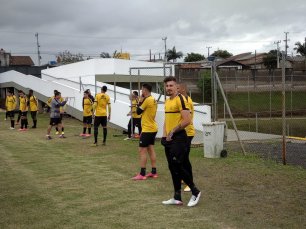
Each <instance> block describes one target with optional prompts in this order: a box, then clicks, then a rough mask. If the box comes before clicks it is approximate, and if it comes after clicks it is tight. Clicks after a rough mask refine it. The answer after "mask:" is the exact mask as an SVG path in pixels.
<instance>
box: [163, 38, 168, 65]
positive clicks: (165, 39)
mask: <svg viewBox="0 0 306 229" xmlns="http://www.w3.org/2000/svg"><path fill="white" fill-rule="evenodd" d="M162 40H163V41H165V61H166V62H167V37H165V38H162Z"/></svg>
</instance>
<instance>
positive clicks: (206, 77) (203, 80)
mask: <svg viewBox="0 0 306 229" xmlns="http://www.w3.org/2000/svg"><path fill="white" fill-rule="evenodd" d="M197 87H198V88H199V89H200V91H201V93H202V94H203V93H204V97H205V101H210V100H211V71H210V70H206V71H205V72H204V73H203V74H202V75H201V77H200V79H199V80H198V82H197Z"/></svg>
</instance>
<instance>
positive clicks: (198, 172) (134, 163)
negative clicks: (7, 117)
mask: <svg viewBox="0 0 306 229" xmlns="http://www.w3.org/2000/svg"><path fill="white" fill-rule="evenodd" d="M3 118H4V113H0V127H1V128H0V228H31V229H33V228H305V227H306V210H305V209H306V199H305V196H306V187H305V177H306V171H305V170H303V169H300V168H294V167H290V166H282V165H280V164H277V163H275V162H272V161H264V160H262V159H259V158H257V157H255V156H253V155H248V156H246V157H243V156H242V155H241V154H240V153H236V152H229V157H227V158H224V159H207V158H204V157H203V149H202V148H193V149H191V156H190V158H191V162H192V165H193V171H194V181H195V183H196V185H197V186H198V187H199V188H200V189H201V191H202V193H203V195H202V197H201V199H200V202H199V204H198V205H197V206H195V207H193V208H188V207H187V206H186V205H187V203H188V201H189V199H190V193H183V194H182V197H183V201H184V206H180V207H179V206H163V205H162V204H161V201H162V200H167V199H169V198H171V197H172V195H173V193H172V192H173V187H172V182H171V178H170V174H169V171H168V168H167V162H166V158H165V156H164V152H163V147H162V146H161V145H160V143H159V142H157V143H156V147H155V150H156V154H157V170H158V175H159V178H157V179H150V180H145V181H139V182H138V181H136V182H133V181H131V177H132V176H135V175H136V174H137V173H138V172H139V169H140V168H139V156H138V152H137V151H138V144H137V142H135V141H123V138H124V137H122V138H120V137H112V135H113V134H120V133H119V132H118V131H115V130H109V132H108V139H107V145H106V146H104V147H103V146H101V145H99V147H96V148H91V147H89V146H90V145H91V143H93V140H92V139H80V138H79V137H75V136H73V135H74V134H76V133H80V132H81V130H82V125H81V123H80V122H78V121H76V120H73V119H65V120H64V122H65V125H66V127H65V133H66V136H67V137H68V138H67V139H58V138H54V139H53V140H50V141H49V140H46V139H45V138H44V135H45V131H46V127H47V124H48V118H47V116H46V115H39V120H38V129H36V130H29V131H27V132H18V131H16V130H14V131H8V130H7V128H8V127H9V121H6V122H4V121H3ZM29 122H30V123H31V120H30V121H29ZM52 133H54V129H53V130H52ZM52 136H53V137H55V135H54V134H52ZM101 141H102V131H100V135H99V142H101ZM147 169H148V170H150V165H148V167H147ZM182 187H183V188H184V187H185V186H182Z"/></svg>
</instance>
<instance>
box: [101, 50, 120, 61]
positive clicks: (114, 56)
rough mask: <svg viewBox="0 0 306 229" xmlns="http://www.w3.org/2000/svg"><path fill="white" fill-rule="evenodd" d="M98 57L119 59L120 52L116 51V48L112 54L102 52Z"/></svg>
mask: <svg viewBox="0 0 306 229" xmlns="http://www.w3.org/2000/svg"><path fill="white" fill-rule="evenodd" d="M100 57H101V58H116V59H119V58H120V57H121V53H119V52H117V50H115V52H114V53H113V55H112V56H111V55H109V53H108V52H102V53H101V54H100Z"/></svg>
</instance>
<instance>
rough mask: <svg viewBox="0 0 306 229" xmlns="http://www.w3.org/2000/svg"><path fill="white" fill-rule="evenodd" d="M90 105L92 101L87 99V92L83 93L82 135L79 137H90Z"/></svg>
mask: <svg viewBox="0 0 306 229" xmlns="http://www.w3.org/2000/svg"><path fill="white" fill-rule="evenodd" d="M92 105H93V101H92V100H91V98H90V97H89V93H88V91H84V98H83V134H80V135H79V136H80V137H82V136H86V137H89V136H90V135H91V123H92ZM87 127H88V134H86V128H87Z"/></svg>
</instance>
